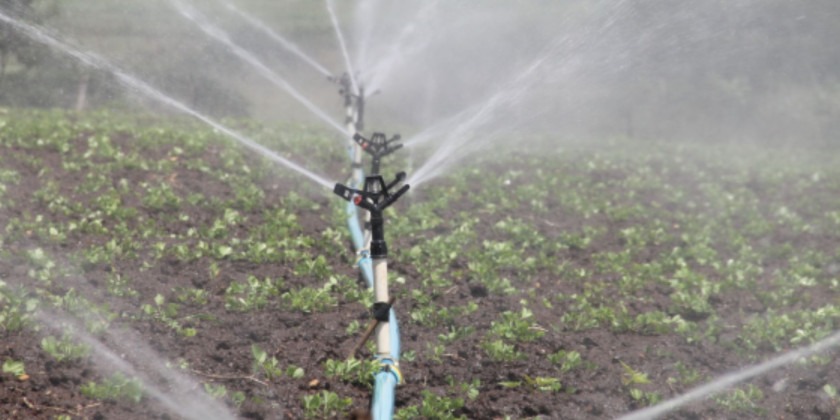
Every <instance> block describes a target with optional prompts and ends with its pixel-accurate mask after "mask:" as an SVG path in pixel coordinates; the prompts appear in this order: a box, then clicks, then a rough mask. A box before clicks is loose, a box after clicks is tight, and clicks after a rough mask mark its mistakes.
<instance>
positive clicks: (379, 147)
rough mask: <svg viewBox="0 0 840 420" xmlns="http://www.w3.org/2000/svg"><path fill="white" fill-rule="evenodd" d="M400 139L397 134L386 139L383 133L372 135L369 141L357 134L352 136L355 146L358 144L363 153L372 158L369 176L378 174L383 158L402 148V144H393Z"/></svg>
mask: <svg viewBox="0 0 840 420" xmlns="http://www.w3.org/2000/svg"><path fill="white" fill-rule="evenodd" d="M400 139H401V137H400V135H399V134H395V135H394V136H393V137H391V138H390V139H387V138H386V137H385V134H383V133H373V136H371V138H370V140H368V139H366V138H364V136H362V135H361V134H359V133H356V134H355V135H354V136H353V140H354V141H355V142H356V144H358V145H359V146H360V147H361V148H362V149H363V150H364V151H366V152H368V153H369V154H370V155H371V157H372V158H373V163H372V164H371V171H370V173H371V175H378V174H379V167H380V165H381V162H382V158H383V157H385V156H388V155H390V154H391V153H394V152H395V151H397V150H399V149H401V148H402V147H403V145H402V144H394V143H395V142H397V141H399V140H400Z"/></svg>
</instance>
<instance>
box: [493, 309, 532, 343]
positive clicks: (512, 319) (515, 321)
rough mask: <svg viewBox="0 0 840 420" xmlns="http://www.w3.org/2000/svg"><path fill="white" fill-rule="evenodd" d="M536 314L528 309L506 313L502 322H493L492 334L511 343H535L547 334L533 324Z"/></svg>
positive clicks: (502, 316)
mask: <svg viewBox="0 0 840 420" xmlns="http://www.w3.org/2000/svg"><path fill="white" fill-rule="evenodd" d="M533 317H534V313H533V312H531V310H529V309H528V308H522V310H521V311H520V312H519V313H516V312H512V311H505V312H502V314H501V318H502V319H501V320H499V321H493V323H492V324H491V325H490V333H492V334H493V335H495V336H497V337H499V338H503V339H506V340H511V341H522V342H528V341H534V340H536V339H538V338H540V337H542V336H543V335H544V334H545V330H544V329H542V328H541V327H539V326H538V325H536V324H535V323H534V322H533Z"/></svg>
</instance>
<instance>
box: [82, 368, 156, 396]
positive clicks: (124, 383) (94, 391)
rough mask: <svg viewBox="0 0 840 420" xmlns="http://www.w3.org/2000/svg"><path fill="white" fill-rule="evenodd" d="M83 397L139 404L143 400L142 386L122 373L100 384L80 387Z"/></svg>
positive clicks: (94, 383)
mask: <svg viewBox="0 0 840 420" xmlns="http://www.w3.org/2000/svg"><path fill="white" fill-rule="evenodd" d="M81 392H82V394H83V395H85V396H87V397H90V398H93V399H97V400H109V401H117V400H125V401H131V402H134V403H139V402H140V401H141V400H142V399H143V394H144V391H143V386H142V385H141V384H140V381H139V380H137V379H130V378H128V377H126V376H125V375H123V374H122V373H116V374H114V375H113V376H111V377H109V378H106V379H105V380H103V381H102V382H101V383H96V382H92V381H91V382H88V383H87V384H85V385H82V387H81Z"/></svg>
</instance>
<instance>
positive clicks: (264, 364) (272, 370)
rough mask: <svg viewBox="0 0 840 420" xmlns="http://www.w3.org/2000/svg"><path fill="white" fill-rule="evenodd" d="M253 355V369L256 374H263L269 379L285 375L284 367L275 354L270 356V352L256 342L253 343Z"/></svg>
mask: <svg viewBox="0 0 840 420" xmlns="http://www.w3.org/2000/svg"><path fill="white" fill-rule="evenodd" d="M251 355H252V356H253V357H254V362H253V365H252V367H251V370H252V371H253V372H254V375H255V376H261V375H262V376H264V377H265V378H266V379H268V380H269V381H271V380H274V379H278V378H280V377H281V376H283V369H281V368H280V362H279V361H278V360H277V358H276V357H274V356H271V357H268V353H267V352H266V351H265V350H263V349H261V348H260V347H259V346H257V345H256V344H252V345H251Z"/></svg>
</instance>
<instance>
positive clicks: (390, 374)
mask: <svg viewBox="0 0 840 420" xmlns="http://www.w3.org/2000/svg"><path fill="white" fill-rule="evenodd" d="M382 363H383V365H386V366H383V369H382V370H380V371H379V373H377V374H376V376H375V379H374V387H373V402H372V403H371V410H370V411H371V414H373V420H390V419H391V418H393V417H394V399H395V396H396V395H395V394H396V393H395V392H394V391H395V388H396V387H397V384H398V383H399V381H400V379H399V378H398V376H397V374H396V373H395V372H394V371H393V370H391V368H390V366H393V362H391V361H390V360H383V361H382Z"/></svg>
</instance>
